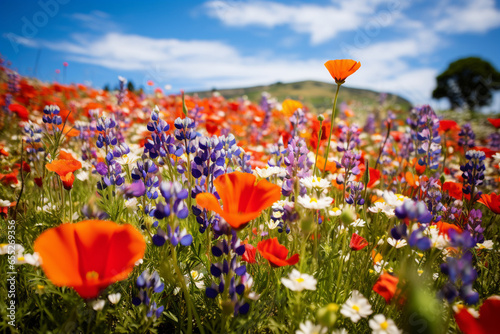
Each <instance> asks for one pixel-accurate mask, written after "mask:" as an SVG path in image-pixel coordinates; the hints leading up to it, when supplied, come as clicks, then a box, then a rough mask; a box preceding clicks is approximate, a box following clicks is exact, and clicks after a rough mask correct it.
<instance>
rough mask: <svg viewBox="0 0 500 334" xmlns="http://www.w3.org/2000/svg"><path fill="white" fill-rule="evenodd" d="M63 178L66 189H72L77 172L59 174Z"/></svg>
mask: <svg viewBox="0 0 500 334" xmlns="http://www.w3.org/2000/svg"><path fill="white" fill-rule="evenodd" d="M59 177H60V178H61V181H62V184H63V186H64V189H66V190H71V188H73V182H75V174H73V173H71V172H69V173H68V174H66V175H64V176H59Z"/></svg>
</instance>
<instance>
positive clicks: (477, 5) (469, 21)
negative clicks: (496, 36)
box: [435, 0, 500, 33]
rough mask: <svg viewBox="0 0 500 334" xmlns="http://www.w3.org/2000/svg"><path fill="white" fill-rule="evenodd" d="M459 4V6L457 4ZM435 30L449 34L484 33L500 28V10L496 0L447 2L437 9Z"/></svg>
mask: <svg viewBox="0 0 500 334" xmlns="http://www.w3.org/2000/svg"><path fill="white" fill-rule="evenodd" d="M457 2H458V4H457ZM436 11H437V12H436V13H435V15H436V16H437V17H438V18H437V21H436V23H435V28H436V30H438V31H444V32H447V33H467V32H471V33H484V32H487V31H489V30H491V29H494V28H498V27H500V9H498V8H496V7H495V1H494V0H473V1H468V0H466V1H455V2H453V4H450V3H448V1H445V2H444V3H442V5H441V6H438V7H437V9H436Z"/></svg>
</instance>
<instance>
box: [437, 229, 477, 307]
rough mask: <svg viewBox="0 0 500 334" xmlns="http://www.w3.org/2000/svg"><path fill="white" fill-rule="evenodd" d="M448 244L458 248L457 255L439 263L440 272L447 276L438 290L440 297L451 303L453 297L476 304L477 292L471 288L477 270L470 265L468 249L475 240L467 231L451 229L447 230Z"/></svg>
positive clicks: (470, 258) (470, 253) (470, 255)
mask: <svg viewBox="0 0 500 334" xmlns="http://www.w3.org/2000/svg"><path fill="white" fill-rule="evenodd" d="M449 236H450V245H451V246H452V247H456V248H458V249H459V250H460V252H461V255H460V256H459V257H456V258H455V257H447V258H446V262H445V263H442V264H441V272H442V273H443V274H445V275H447V276H448V282H447V283H446V284H445V285H444V286H443V288H442V289H441V292H440V296H441V297H442V298H446V299H447V300H448V302H449V303H452V302H453V301H454V300H455V298H457V297H460V298H462V299H463V300H464V301H465V303H467V304H476V303H477V302H478V301H479V294H478V293H477V292H476V291H474V290H473V289H472V285H473V283H474V281H475V280H476V278H477V271H476V270H475V269H474V267H473V265H472V252H471V251H470V249H471V248H472V247H474V246H475V244H476V242H475V240H474V238H473V237H472V236H471V235H470V234H469V232H468V231H464V232H462V233H460V232H457V231H455V230H453V229H451V230H450V231H449Z"/></svg>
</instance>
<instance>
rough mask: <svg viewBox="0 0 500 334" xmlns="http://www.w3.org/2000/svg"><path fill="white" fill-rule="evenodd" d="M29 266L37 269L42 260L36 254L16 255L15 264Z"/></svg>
mask: <svg viewBox="0 0 500 334" xmlns="http://www.w3.org/2000/svg"><path fill="white" fill-rule="evenodd" d="M25 263H27V264H30V265H32V266H35V267H39V266H40V264H42V259H41V258H40V255H39V254H38V253H36V252H35V253H33V254H18V256H17V258H16V264H25Z"/></svg>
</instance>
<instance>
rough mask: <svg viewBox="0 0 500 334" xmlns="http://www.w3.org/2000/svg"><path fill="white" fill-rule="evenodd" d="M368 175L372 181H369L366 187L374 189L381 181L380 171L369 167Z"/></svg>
mask: <svg viewBox="0 0 500 334" xmlns="http://www.w3.org/2000/svg"><path fill="white" fill-rule="evenodd" d="M368 173H369V175H370V181H368V184H367V185H366V187H367V188H372V187H373V186H375V185H376V184H377V183H378V181H379V180H380V171H379V170H378V169H375V168H372V167H368Z"/></svg>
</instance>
